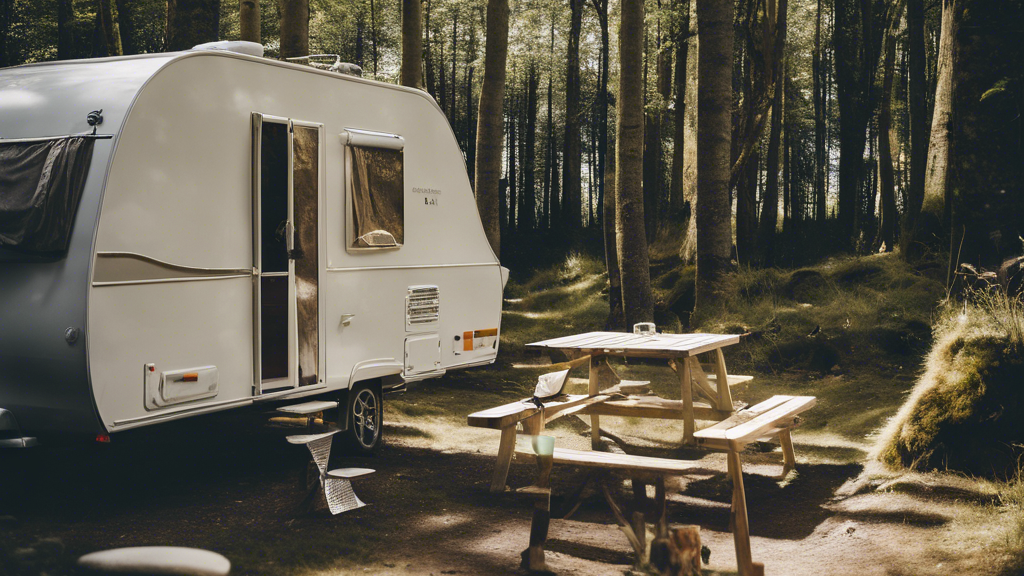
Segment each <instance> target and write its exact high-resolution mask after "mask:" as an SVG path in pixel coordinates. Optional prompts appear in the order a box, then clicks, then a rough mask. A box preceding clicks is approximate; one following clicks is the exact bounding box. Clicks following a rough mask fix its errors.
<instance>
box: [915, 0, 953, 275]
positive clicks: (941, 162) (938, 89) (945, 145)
mask: <svg viewBox="0 0 1024 576" xmlns="http://www.w3.org/2000/svg"><path fill="white" fill-rule="evenodd" d="M961 10H963V7H962V5H961V0H943V1H942V26H941V31H940V35H939V52H938V56H937V58H938V69H939V72H938V80H937V82H936V85H935V110H934V112H933V113H932V129H931V137H930V141H929V143H928V163H927V165H926V169H925V180H924V198H923V201H922V203H921V212H920V214H919V216H918V218H917V221H916V223H915V226H914V228H913V229H912V231H911V234H910V236H909V237H908V238H907V239H906V241H905V242H904V244H903V248H904V249H905V250H906V251H907V252H906V255H907V257H908V258H909V259H910V260H916V259H918V258H920V256H921V255H922V254H923V253H924V250H925V249H926V248H941V247H942V243H941V238H942V235H943V232H944V231H945V228H946V225H947V224H948V222H946V220H945V218H944V213H945V207H946V197H947V196H948V195H949V194H950V193H951V192H950V174H949V168H950V161H951V151H952V149H951V147H950V131H951V130H952V127H953V112H954V111H953V93H954V91H955V90H956V73H957V34H958V33H959V28H960V12H961Z"/></svg>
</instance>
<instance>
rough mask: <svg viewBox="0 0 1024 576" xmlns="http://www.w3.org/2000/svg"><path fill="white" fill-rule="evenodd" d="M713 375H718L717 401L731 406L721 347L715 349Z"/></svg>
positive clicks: (730, 394)
mask: <svg viewBox="0 0 1024 576" xmlns="http://www.w3.org/2000/svg"><path fill="white" fill-rule="evenodd" d="M715 375H716V376H717V377H718V378H716V380H717V385H718V403H719V404H721V405H722V406H732V392H730V391H729V373H728V372H726V370H725V356H724V355H723V354H722V349H721V348H719V349H717V350H715Z"/></svg>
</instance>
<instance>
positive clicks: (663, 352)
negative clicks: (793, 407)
mask: <svg viewBox="0 0 1024 576" xmlns="http://www.w3.org/2000/svg"><path fill="white" fill-rule="evenodd" d="M737 342H739V336H738V335H735V334H657V335H654V336H650V335H643V334H628V333H623V332H587V333H585V334H577V335H573V336H563V337H561V338H552V339H549V340H542V341H540V342H533V343H531V344H527V345H526V348H527V349H534V350H536V349H548V348H557V349H563V350H569V349H575V350H614V352H615V353H617V354H623V355H626V356H634V355H638V356H641V357H644V356H652V357H664V358H671V357H687V356H693V355H696V354H699V353H702V352H708V351H711V350H715V349H718V348H721V347H723V346H729V345H732V344H736V343H737Z"/></svg>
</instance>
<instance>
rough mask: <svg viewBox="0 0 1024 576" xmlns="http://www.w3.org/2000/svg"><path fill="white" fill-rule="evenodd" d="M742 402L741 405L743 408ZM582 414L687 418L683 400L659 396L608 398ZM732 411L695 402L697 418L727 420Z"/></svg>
mask: <svg viewBox="0 0 1024 576" xmlns="http://www.w3.org/2000/svg"><path fill="white" fill-rule="evenodd" d="M742 406H743V405H742V404H740V405H739V407H740V408H742ZM580 413H581V414H598V415H601V416H620V417H625V418H656V419H659V420H685V419H686V415H685V414H686V413H685V411H684V410H683V401H682V400H667V399H665V398H658V397H657V396H640V397H631V398H627V399H625V400H608V401H606V402H602V403H600V404H596V405H594V406H587V407H584V408H583V409H581V410H580ZM730 416H732V412H725V411H722V410H717V409H715V408H713V407H712V406H711V405H710V404H707V403H705V402H694V403H693V417H694V419H695V420H712V421H715V422H718V421H721V420H725V419H726V418H728V417H730Z"/></svg>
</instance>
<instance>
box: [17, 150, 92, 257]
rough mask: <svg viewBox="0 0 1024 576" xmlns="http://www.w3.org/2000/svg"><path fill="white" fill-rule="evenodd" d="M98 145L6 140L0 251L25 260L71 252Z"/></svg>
mask: <svg viewBox="0 0 1024 576" xmlns="http://www.w3.org/2000/svg"><path fill="white" fill-rule="evenodd" d="M93 141H94V139H93V138H90V137H81V136H69V137H66V138H53V139H41V140H23V141H20V142H19V141H9V142H3V141H0V248H9V249H13V250H15V251H17V252H20V253H22V254H25V255H48V256H53V255H60V254H63V253H64V252H66V251H67V249H68V245H69V244H70V242H71V225H72V223H73V222H74V219H75V212H77V211H78V202H79V200H80V199H81V197H82V191H83V189H84V188H85V178H86V175H87V173H88V170H89V164H90V162H91V160H92V149H93Z"/></svg>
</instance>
